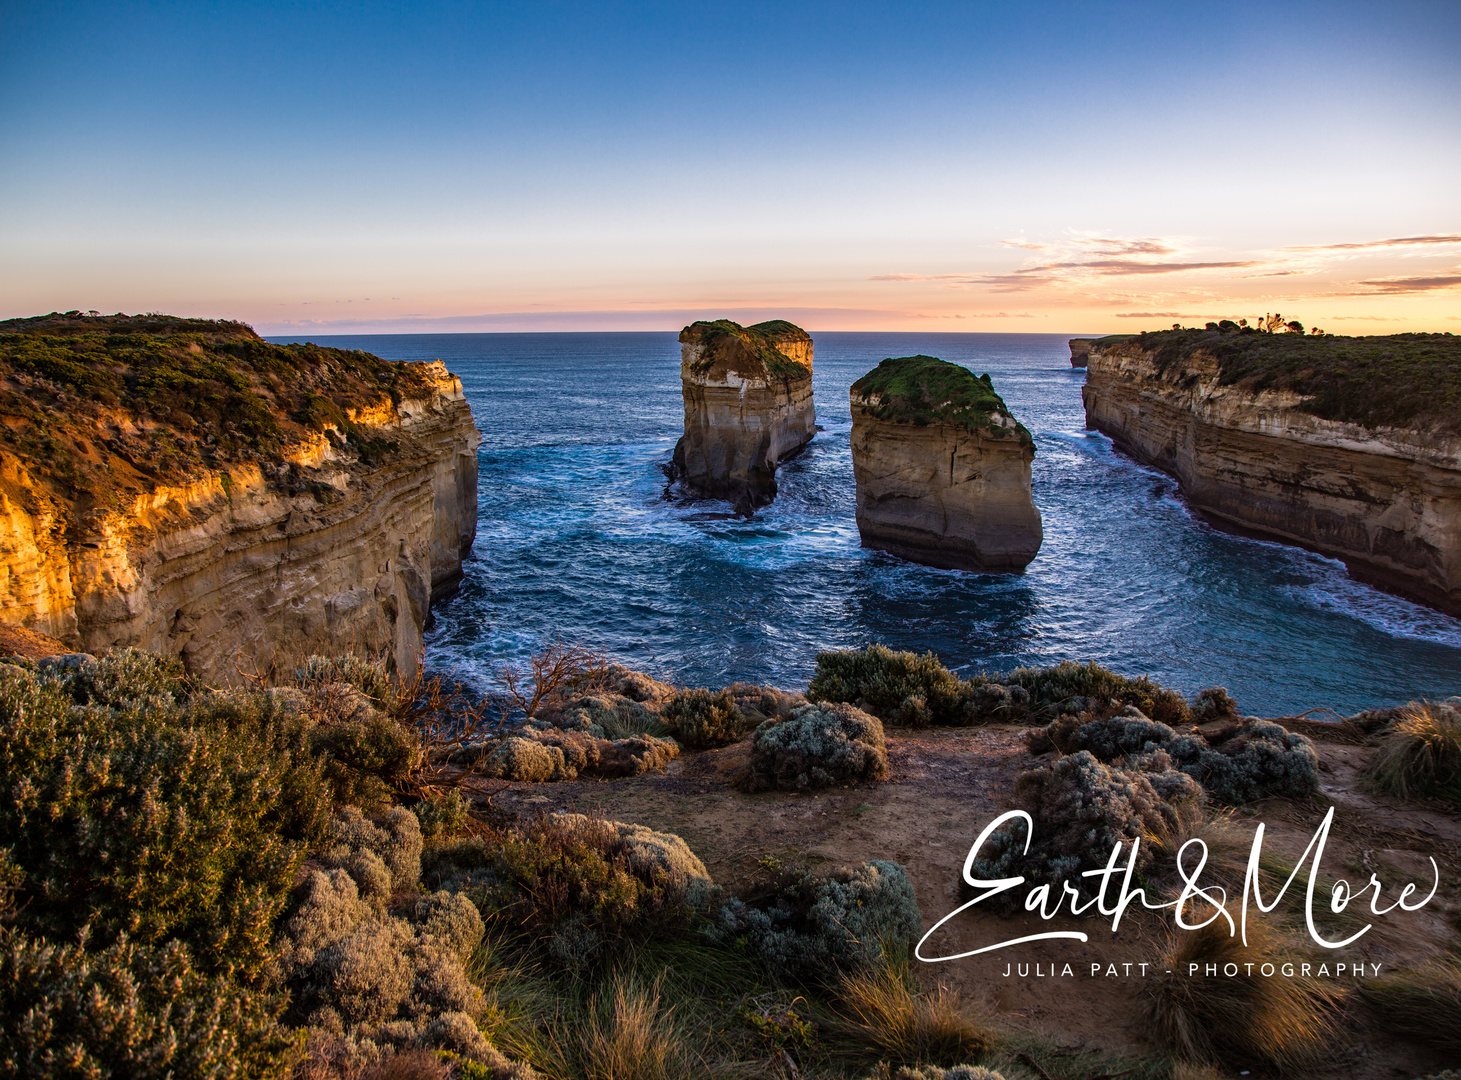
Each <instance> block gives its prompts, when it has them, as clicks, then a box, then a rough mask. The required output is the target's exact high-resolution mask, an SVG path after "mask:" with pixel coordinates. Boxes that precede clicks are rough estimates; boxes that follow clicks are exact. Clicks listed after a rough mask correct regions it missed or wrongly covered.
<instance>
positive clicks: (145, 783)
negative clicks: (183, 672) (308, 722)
mask: <svg viewBox="0 0 1461 1080" xmlns="http://www.w3.org/2000/svg"><path fill="white" fill-rule="evenodd" d="M151 670H156V668H155V667H154V668H152V669H151ZM118 693H120V694H122V695H123V697H125V695H126V690H125V687H124V688H123V689H122V690H119V691H118ZM120 699H121V698H118V697H113V698H111V700H120ZM176 720H177V718H176V716H169V715H167V714H159V713H151V712H149V713H147V714H145V715H143V714H129V715H128V716H123V715H121V714H110V713H108V712H106V711H105V710H103V709H102V708H100V707H99V706H97V705H96V704H95V700H94V701H93V704H92V705H89V706H87V707H76V706H73V705H72V703H71V699H70V698H69V697H68V696H67V695H65V694H63V693H62V689H61V685H60V684H59V682H58V680H54V679H48V678H45V677H44V676H43V677H42V678H40V679H37V678H36V677H35V676H32V675H30V674H20V675H17V676H11V677H8V678H6V679H3V680H0V835H3V836H4V837H5V838H6V841H7V845H8V846H9V847H10V849H11V860H12V862H13V864H14V866H15V867H16V868H17V869H18V870H19V871H20V872H21V873H23V874H24V875H25V876H24V879H23V881H21V882H20V884H19V885H18V888H17V890H16V894H17V895H16V899H17V908H18V915H17V921H18V925H19V926H20V927H21V928H22V929H23V930H24V931H25V932H27V933H30V934H33V935H36V936H45V937H48V938H51V939H53V940H74V938H75V935H76V933H77V931H78V930H79V929H80V928H81V927H82V926H90V928H91V933H92V935H93V936H94V937H95V938H96V939H97V942H98V944H101V945H106V944H109V943H110V942H112V941H115V940H118V936H119V935H120V934H122V933H124V932H125V933H126V934H127V935H128V937H129V938H130V939H131V940H132V941H133V942H135V943H136V944H137V945H138V946H143V947H146V946H152V945H154V944H161V943H162V942H164V941H166V940H168V939H169V938H178V939H180V940H182V941H183V942H185V943H187V944H188V945H189V947H190V950H191V952H192V956H193V961H194V962H195V963H196V964H197V965H198V966H199V968H200V969H201V970H203V971H205V972H207V973H210V974H220V975H228V974H230V973H234V974H237V975H238V976H239V977H240V978H245V979H247V978H252V977H254V976H256V975H258V974H259V973H260V971H261V970H262V967H263V965H264V963H265V961H266V959H267V953H268V942H269V937H270V934H271V931H272V927H273V923H274V921H275V919H276V917H277V915H278V913H279V912H280V910H281V909H282V907H283V904H284V901H285V897H286V895H287V893H288V891H289V888H290V885H291V883H292V881H293V878H294V875H295V871H296V869H297V868H298V866H299V864H300V861H301V860H302V858H303V856H304V845H303V844H302V843H301V842H299V841H296V840H293V839H291V838H290V836H289V835H288V834H289V832H291V831H293V826H295V825H297V824H298V818H297V817H296V815H295V810H294V808H293V807H291V806H289V805H286V804H285V803H284V801H283V799H284V796H285V794H286V792H287V791H289V784H288V783H286V781H291V782H295V783H296V788H297V786H298V784H300V783H303V780H302V779H301V777H300V775H298V774H297V773H291V767H292V763H291V762H290V761H289V760H287V758H286V759H285V760H280V759H279V758H277V757H275V756H273V755H271V754H270V753H268V752H267V751H268V749H269V748H268V747H266V746H261V745H260V744H259V742H258V741H257V740H256V739H254V738H251V737H250V735H249V733H247V732H226V731H207V730H186V729H179V728H175V727H172V726H170V722H171V723H175V722H176ZM305 786H308V785H305ZM323 797H324V796H323V795H322V793H321V792H320V791H319V790H318V788H317V787H316V788H315V789H314V790H313V792H312V793H311V795H310V798H311V799H314V800H316V801H318V800H320V799H322V798H323Z"/></svg>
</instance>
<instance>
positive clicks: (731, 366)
mask: <svg viewBox="0 0 1461 1080" xmlns="http://www.w3.org/2000/svg"><path fill="white" fill-rule="evenodd" d="M680 385H681V388H682V391H683V393H684V396H685V434H684V435H683V436H682V437H681V439H680V441H679V442H678V443H676V444H675V455H674V461H673V465H672V474H673V476H674V477H675V478H676V479H678V480H681V481H683V482H684V483H685V484H686V485H687V486H689V487H690V488H691V489H693V490H694V491H696V492H698V493H699V494H701V495H708V496H711V497H713V498H718V499H728V500H730V501H731V502H733V503H735V505H736V510H737V512H738V513H742V514H749V513H750V512H751V511H753V510H754V509H755V508H757V507H759V506H765V505H766V504H767V503H769V502H771V500H772V499H774V498H775V497H776V466H777V464H778V463H780V462H782V461H785V460H786V459H787V458H789V457H791V456H793V455H794V454H796V453H797V452H798V451H800V450H801V449H802V447H804V446H805V445H806V444H807V442H808V441H809V440H810V439H811V437H812V435H813V434H814V433H815V432H816V430H817V413H816V409H815V407H814V406H813V404H812V338H811V335H809V334H808V333H807V332H806V331H805V330H803V329H801V328H800V327H797V326H793V325H792V324H791V323H789V322H785V321H784V320H781V319H776V320H773V321H771V322H763V323H757V324H756V325H755V326H741V325H739V324H738V323H734V322H731V321H730V320H729V319H717V320H715V321H714V322H696V323H691V324H690V325H689V326H687V327H685V329H683V330H681V331H680Z"/></svg>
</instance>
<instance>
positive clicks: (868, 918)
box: [706, 860, 923, 981]
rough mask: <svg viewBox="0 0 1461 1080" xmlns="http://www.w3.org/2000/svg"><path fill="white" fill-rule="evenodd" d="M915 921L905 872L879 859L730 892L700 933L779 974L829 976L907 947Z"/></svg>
mask: <svg viewBox="0 0 1461 1080" xmlns="http://www.w3.org/2000/svg"><path fill="white" fill-rule="evenodd" d="M922 925H923V920H922V917H921V916H920V915H919V912H918V901H917V900H916V899H915V898H914V895H913V886H912V884H910V883H909V881H908V875H907V873H906V872H905V871H904V869H903V867H902V866H900V865H898V864H897V863H894V862H885V861H881V860H879V861H875V862H868V863H863V864H862V865H861V866H858V867H851V868H843V869H840V870H838V871H836V872H834V873H833V874H831V875H830V876H827V877H816V876H813V875H810V874H807V875H803V876H801V877H799V878H798V877H791V878H788V879H785V880H782V881H779V882H777V883H776V884H775V886H774V887H773V888H772V890H771V891H770V892H769V893H766V894H764V895H760V896H749V897H735V898H732V899H730V900H728V901H726V902H725V903H724V904H723V905H722V906H721V908H720V910H719V912H718V913H717V914H716V917H715V920H714V922H713V923H712V924H711V926H710V927H709V928H708V929H707V931H706V932H707V933H708V934H709V936H710V937H711V939H712V940H714V941H718V942H721V943H724V944H731V945H735V946H738V947H740V948H744V949H746V950H748V951H750V952H751V953H752V954H753V955H755V956H756V957H757V958H758V959H760V960H761V961H762V962H763V963H765V964H766V965H767V967H768V968H769V969H770V970H771V971H772V972H773V973H774V974H776V975H778V976H780V977H783V978H793V979H812V980H819V981H829V980H835V979H837V978H838V977H840V976H841V975H844V974H847V973H854V972H858V971H864V970H867V969H869V968H872V967H874V966H876V965H877V964H880V963H882V962H884V961H885V959H886V958H887V957H888V955H889V954H890V953H902V952H907V951H910V950H911V949H912V948H913V944H914V942H915V941H916V940H917V939H918V935H919V932H920V930H921V929H922Z"/></svg>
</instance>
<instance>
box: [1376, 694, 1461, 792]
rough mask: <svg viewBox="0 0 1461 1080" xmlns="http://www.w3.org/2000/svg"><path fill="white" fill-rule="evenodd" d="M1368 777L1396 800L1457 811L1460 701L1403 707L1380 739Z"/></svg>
mask: <svg viewBox="0 0 1461 1080" xmlns="http://www.w3.org/2000/svg"><path fill="white" fill-rule="evenodd" d="M1369 778H1370V780H1371V781H1372V782H1373V783H1374V784H1375V786H1376V787H1378V788H1379V789H1380V790H1382V791H1385V792H1388V793H1389V794H1391V795H1394V796H1395V797H1396V798H1398V799H1412V798H1416V797H1417V796H1419V797H1422V798H1435V799H1443V800H1445V801H1447V802H1449V803H1451V804H1452V805H1454V806H1461V698H1452V699H1450V700H1449V701H1445V702H1431V701H1415V702H1411V703H1410V704H1409V705H1406V706H1403V707H1402V708H1401V709H1400V710H1399V711H1398V714H1397V715H1396V717H1395V718H1394V719H1393V720H1392V721H1391V722H1390V725H1389V727H1388V728H1386V729H1385V730H1384V732H1383V733H1382V735H1381V736H1380V749H1379V751H1378V752H1377V753H1376V754H1375V757H1374V760H1373V762H1372V763H1371V765H1370V770H1369Z"/></svg>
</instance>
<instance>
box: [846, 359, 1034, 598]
mask: <svg viewBox="0 0 1461 1080" xmlns="http://www.w3.org/2000/svg"><path fill="white" fill-rule="evenodd" d="M850 396H851V405H852V471H853V476H854V478H855V480H856V483H857V528H858V532H859V533H860V534H861V535H862V542H863V546H864V547H871V548H878V549H880V550H883V551H889V552H892V553H893V554H895V555H899V556H901V557H903V558H906V559H911V560H913V561H914V562H921V563H926V564H928V565H930V566H942V567H948V568H952V569H959V570H1002V571H1010V570H1021V569H1023V568H1024V567H1025V566H1026V565H1027V564H1028V563H1029V562H1030V560H1031V559H1033V558H1034V557H1035V554H1036V553H1037V552H1038V551H1039V550H1040V543H1041V541H1042V539H1043V538H1044V533H1043V531H1042V528H1041V523H1040V511H1039V510H1037V509H1036V508H1035V500H1034V497H1033V495H1032V492H1031V484H1030V462H1031V460H1032V459H1033V458H1034V456H1035V441H1034V439H1032V438H1031V437H1030V433H1029V432H1028V431H1026V430H1025V428H1024V426H1023V425H1022V424H1020V423H1019V422H1018V421H1016V420H1015V418H1014V417H1013V416H1011V415H1010V412H1009V410H1008V409H1007V408H1006V407H1005V404H1004V401H1003V400H1002V399H1001V398H1000V397H999V395H998V394H996V393H995V392H994V388H993V386H992V385H991V384H990V381H989V376H988V375H984V376H979V377H976V376H975V375H974V374H973V373H972V372H970V371H968V370H967V369H965V368H962V367H959V366H957V365H955V364H949V363H945V362H944V361H942V360H936V359H934V358H933V357H930V356H904V357H898V358H894V359H888V360H884V361H883V362H882V363H881V364H879V365H878V366H877V368H875V369H874V370H873V371H871V372H869V373H868V374H866V375H864V376H863V377H862V378H861V379H859V380H858V381H857V382H855V383H853V384H852V390H851V392H850Z"/></svg>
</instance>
